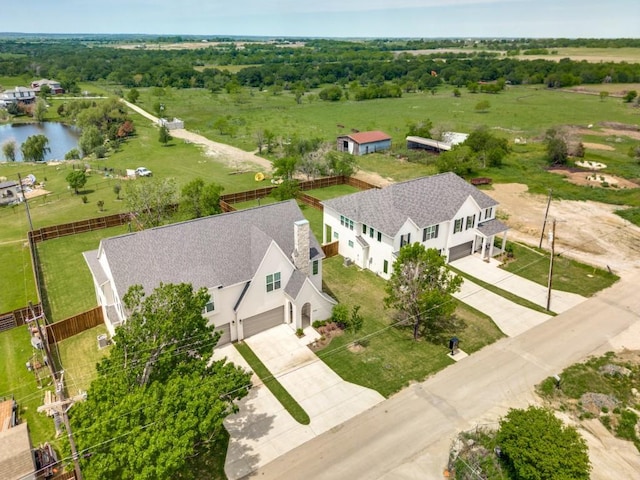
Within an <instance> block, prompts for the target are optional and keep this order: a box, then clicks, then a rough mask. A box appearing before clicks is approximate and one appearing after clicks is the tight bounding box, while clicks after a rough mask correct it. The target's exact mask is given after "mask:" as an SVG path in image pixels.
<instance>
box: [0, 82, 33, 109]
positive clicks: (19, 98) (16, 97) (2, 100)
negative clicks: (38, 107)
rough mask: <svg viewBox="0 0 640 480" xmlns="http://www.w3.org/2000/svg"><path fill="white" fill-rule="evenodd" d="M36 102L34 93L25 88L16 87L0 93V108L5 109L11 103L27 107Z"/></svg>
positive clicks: (30, 89)
mask: <svg viewBox="0 0 640 480" xmlns="http://www.w3.org/2000/svg"><path fill="white" fill-rule="evenodd" d="M35 101H36V91H35V90H34V89H32V88H27V87H16V88H14V89H12V90H5V91H4V92H0V107H3V108H7V106H9V105H11V104H12V103H22V104H25V105H29V104H31V103H33V102H35Z"/></svg>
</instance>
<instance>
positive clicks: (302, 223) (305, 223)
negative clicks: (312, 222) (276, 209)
mask: <svg viewBox="0 0 640 480" xmlns="http://www.w3.org/2000/svg"><path fill="white" fill-rule="evenodd" d="M293 224H294V225H298V226H299V227H302V226H303V225H309V220H307V219H306V218H303V219H302V220H296V221H295V222H293Z"/></svg>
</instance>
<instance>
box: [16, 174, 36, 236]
mask: <svg viewBox="0 0 640 480" xmlns="http://www.w3.org/2000/svg"><path fill="white" fill-rule="evenodd" d="M18 182H20V193H21V194H22V200H23V201H24V206H25V207H26V209H27V219H28V220H29V231H30V232H31V231H33V223H32V222H31V211H30V210H29V202H28V201H27V197H26V196H25V194H24V187H23V186H22V176H21V175H20V174H19V173H18Z"/></svg>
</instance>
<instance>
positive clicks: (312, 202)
mask: <svg viewBox="0 0 640 480" xmlns="http://www.w3.org/2000/svg"><path fill="white" fill-rule="evenodd" d="M296 198H297V199H298V200H299V201H300V202H302V203H304V204H305V205H309V206H310V207H313V208H315V209H316V210H320V211H321V212H322V211H324V207H323V206H322V203H320V200H318V199H317V198H316V197H312V196H311V195H307V194H306V193H299V194H298V196H297V197H296Z"/></svg>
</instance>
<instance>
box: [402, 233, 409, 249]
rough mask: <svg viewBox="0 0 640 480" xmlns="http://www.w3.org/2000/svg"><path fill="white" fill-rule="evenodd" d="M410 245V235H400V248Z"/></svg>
mask: <svg viewBox="0 0 640 480" xmlns="http://www.w3.org/2000/svg"><path fill="white" fill-rule="evenodd" d="M410 243H411V233H407V234H406V235H400V248H402V247H404V246H405V245H409V244H410Z"/></svg>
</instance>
